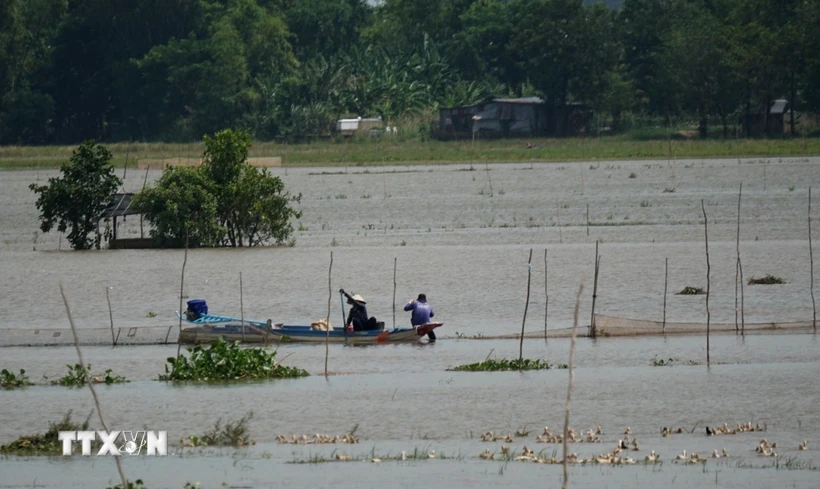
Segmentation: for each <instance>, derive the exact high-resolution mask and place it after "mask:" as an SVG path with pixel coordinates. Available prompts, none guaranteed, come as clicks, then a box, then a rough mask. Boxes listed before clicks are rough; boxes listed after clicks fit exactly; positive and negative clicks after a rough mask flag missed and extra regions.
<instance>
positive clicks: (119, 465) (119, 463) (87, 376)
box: [59, 282, 129, 489]
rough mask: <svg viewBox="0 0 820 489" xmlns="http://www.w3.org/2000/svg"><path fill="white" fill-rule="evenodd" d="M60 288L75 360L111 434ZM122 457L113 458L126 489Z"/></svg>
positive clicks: (102, 423)
mask: <svg viewBox="0 0 820 489" xmlns="http://www.w3.org/2000/svg"><path fill="white" fill-rule="evenodd" d="M59 286H60V295H61V296H63V304H65V312H66V314H67V315H68V324H69V325H71V334H72V335H73V336H74V348H76V349H77V358H78V359H79V361H80V365H81V366H82V367H83V373H84V374H85V383H86V384H88V388H89V390H91V398H92V399H93V400H94V407H96V408H97V416H98V417H99V418H100V424H101V425H102V427H103V429H104V430H105V431H106V432H108V433H111V430H109V429H108V424H107V423H106V422H105V416H103V411H102V406H101V405H100V399H99V398H98V397H97V391H96V389H94V384H93V382H91V374H90V373H89V371H88V368H87V367H86V363H85V359H84V358H83V352H82V350H81V349H80V338H79V337H78V336H77V328H76V327H74V318H73V317H71V308H70V307H69V306H68V299H67V298H66V296H65V290H63V283H62V282H59ZM121 459H122V457H114V464H115V465H116V466H117V472H119V474H120V479H121V480H122V487H123V488H124V489H128V487H129V486H128V478H126V477H125V471H124V470H123V468H122V460H121Z"/></svg>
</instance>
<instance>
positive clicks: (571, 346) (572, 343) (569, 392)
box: [561, 281, 584, 489]
mask: <svg viewBox="0 0 820 489" xmlns="http://www.w3.org/2000/svg"><path fill="white" fill-rule="evenodd" d="M583 291H584V282H583V281H582V282H581V285H579V286H578V293H577V294H576V295H575V312H574V313H573V315H572V335H571V336H570V343H569V364H568V365H567V367H568V370H569V385H568V386H567V404H566V409H565V411H564V483H563V484H562V485H561V487H562V489H567V484H568V483H569V472H568V470H567V438H569V414H570V411H571V410H572V388H573V385H572V384H573V381H574V380H575V374H574V370H575V333H576V331H577V330H578V311H579V309H580V308H581V293H582V292H583Z"/></svg>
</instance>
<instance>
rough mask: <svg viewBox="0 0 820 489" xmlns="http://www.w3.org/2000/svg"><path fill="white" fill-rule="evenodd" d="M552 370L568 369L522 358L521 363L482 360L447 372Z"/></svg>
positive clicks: (515, 361)
mask: <svg viewBox="0 0 820 489" xmlns="http://www.w3.org/2000/svg"><path fill="white" fill-rule="evenodd" d="M552 368H568V366H567V365H565V364H558V365H553V364H551V363H549V362H547V361H546V360H539V359H535V360H533V359H529V358H524V359H522V360H521V362H519V361H518V359H515V360H507V359H506V358H500V359H497V360H494V359H493V360H484V361H483V362H479V363H470V364H467V365H459V366H458V367H454V368H450V369H447V370H450V371H456V372H499V371H504V370H549V369H552Z"/></svg>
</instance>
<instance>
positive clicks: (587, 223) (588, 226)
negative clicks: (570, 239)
mask: <svg viewBox="0 0 820 489" xmlns="http://www.w3.org/2000/svg"><path fill="white" fill-rule="evenodd" d="M587 236H589V203H587Z"/></svg>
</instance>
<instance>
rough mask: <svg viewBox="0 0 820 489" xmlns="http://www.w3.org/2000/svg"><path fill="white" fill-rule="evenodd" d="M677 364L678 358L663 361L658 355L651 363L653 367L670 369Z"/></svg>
mask: <svg viewBox="0 0 820 489" xmlns="http://www.w3.org/2000/svg"><path fill="white" fill-rule="evenodd" d="M677 362H678V359H677V358H671V357H670V358H667V359H663V358H658V355H655V356H654V357H653V358H652V360H650V361H649V364H650V365H652V366H653V367H669V366H671V365H672V364H673V363H677Z"/></svg>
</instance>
